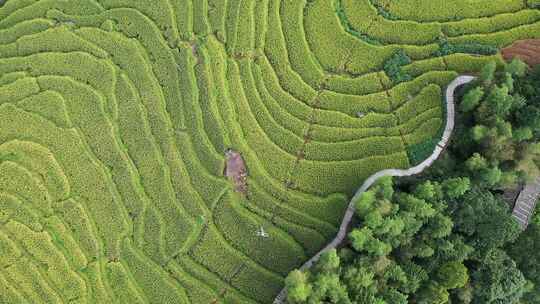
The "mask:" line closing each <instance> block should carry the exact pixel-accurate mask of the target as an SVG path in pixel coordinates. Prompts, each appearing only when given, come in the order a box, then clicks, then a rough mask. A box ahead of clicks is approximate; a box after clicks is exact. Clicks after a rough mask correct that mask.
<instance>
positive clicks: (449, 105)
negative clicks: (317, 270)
mask: <svg viewBox="0 0 540 304" xmlns="http://www.w3.org/2000/svg"><path fill="white" fill-rule="evenodd" d="M474 79H475V77H473V76H467V75H465V76H459V77H457V78H456V79H454V81H452V82H451V83H450V84H449V85H448V87H447V89H446V113H447V115H446V126H445V128H444V133H443V136H442V138H441V140H440V141H439V142H438V143H437V146H436V147H435V150H434V151H433V153H432V154H431V155H430V156H429V157H428V158H426V159H425V160H424V161H423V162H421V163H420V164H418V165H417V166H414V167H412V168H409V169H406V170H402V169H386V170H382V171H379V172H377V173H375V174H373V175H371V176H370V177H368V178H367V179H366V180H365V181H364V183H363V184H362V186H361V187H360V188H359V189H358V190H357V191H356V193H355V194H354V196H353V197H352V199H351V200H350V202H349V206H348V207H347V211H346V212H345V215H344V216H343V221H342V222H341V225H340V227H339V231H338V234H337V235H336V237H335V238H334V239H333V240H332V241H331V242H330V243H328V245H326V246H325V247H324V248H323V249H322V250H320V251H319V252H318V253H317V254H315V255H314V256H313V257H312V258H311V259H309V260H308V261H307V262H305V263H304V264H303V265H302V266H301V267H300V268H299V269H300V270H301V271H305V270H306V269H309V268H310V267H311V266H312V265H313V264H314V263H315V262H317V260H318V259H319V258H320V256H321V254H322V253H324V252H326V251H328V250H330V249H333V248H336V247H337V246H338V245H339V244H340V243H341V242H343V240H344V239H345V237H346V236H347V227H348V226H349V224H350V222H351V220H352V217H353V215H354V202H355V201H356V200H357V199H358V198H359V197H360V195H362V193H364V192H365V191H366V190H367V189H369V187H371V186H372V185H373V184H374V183H375V182H376V181H377V180H378V179H379V178H381V177H385V176H410V175H415V174H419V173H421V172H422V171H424V170H425V169H426V168H428V167H430V166H431V165H432V164H433V162H435V160H437V158H438V157H439V156H440V155H441V153H442V151H443V149H444V147H445V146H446V145H447V144H448V141H449V140H450V136H451V135H452V131H453V130H454V124H455V121H454V118H455V103H454V99H455V98H454V92H455V90H456V88H458V87H459V86H461V85H464V84H466V83H469V82H471V81H473V80H474ZM286 298H287V290H286V289H285V288H283V289H282V290H281V292H280V293H279V294H278V295H277V297H276V298H275V299H274V304H282V303H284V301H285V299H286Z"/></svg>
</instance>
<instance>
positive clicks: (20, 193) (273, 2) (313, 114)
mask: <svg viewBox="0 0 540 304" xmlns="http://www.w3.org/2000/svg"><path fill="white" fill-rule="evenodd" d="M467 3H469V2H467ZM534 4H536V1H533V0H529V1H522V0H516V1H515V0H498V1H489V2H486V1H482V2H471V3H470V4H467V5H466V6H465V7H464V6H463V1H457V0H454V1H449V0H444V1H443V0H437V1H419V0H403V1H386V0H332V1H330V0H313V1H306V0H296V1H287V0H258V1H253V0H228V1H223V0H174V1H173V0H155V1H142V0H130V1H125V0H91V1H89V0H71V1H65V0H41V1H39V0H8V1H6V3H5V4H4V5H3V6H2V7H1V8H0V205H1V207H0V248H1V251H0V252H1V253H0V266H2V269H3V271H2V272H1V273H0V302H3V303H18V302H20V301H21V300H22V299H27V300H29V301H33V302H47V303H56V302H61V301H64V302H69V301H78V302H88V303H114V302H118V303H147V302H150V303H196V304H198V303H270V302H271V301H272V300H273V298H274V297H275V296H276V294H277V293H278V292H279V290H280V289H281V288H282V287H283V284H284V277H285V276H286V275H287V273H288V272H289V271H290V270H292V269H294V268H295V267H298V266H299V265H301V264H302V263H303V262H305V261H306V260H307V259H309V257H310V256H312V255H313V254H314V253H315V252H317V251H318V250H319V249H320V248H322V247H323V246H324V245H325V244H326V243H327V242H328V241H329V240H331V239H332V238H333V237H334V235H335V234H336V232H337V229H338V226H339V224H340V222H341V217H342V215H343V214H344V212H345V208H346V207H347V203H348V198H349V196H350V195H351V194H352V193H353V192H354V191H355V188H356V187H358V185H361V184H362V182H363V180H364V179H365V178H366V177H368V176H370V175H372V174H373V173H374V172H377V171H380V170H383V169H387V168H398V169H403V168H409V167H411V166H413V165H415V164H417V163H419V162H421V161H422V160H423V159H424V158H425V157H426V156H427V155H429V154H430V153H431V152H432V150H433V148H434V147H435V144H436V143H437V142H438V141H439V139H440V136H441V132H442V127H443V126H444V120H445V113H444V107H443V106H442V105H443V97H444V96H443V92H444V89H445V87H446V85H447V84H448V83H449V82H450V81H451V80H452V79H454V78H455V77H456V76H457V75H458V74H461V73H464V72H467V73H469V72H475V71H477V70H479V69H480V68H481V67H482V66H483V65H484V64H485V63H486V62H488V61H491V60H496V61H498V62H502V57H501V55H500V52H499V49H500V48H502V47H505V46H508V45H511V44H512V43H513V42H514V41H516V40H520V39H533V38H540V10H538V9H534V8H533V7H534ZM358 113H362V115H360V116H359V115H358ZM228 148H231V149H233V150H234V151H236V152H238V153H240V154H241V156H242V158H243V160H244V161H245V164H246V166H247V167H248V168H249V175H248V176H247V181H246V183H247V185H249V187H248V188H247V192H248V195H247V196H246V197H243V196H242V195H239V194H238V193H235V191H234V187H235V185H234V184H233V183H230V182H229V181H228V180H227V177H225V176H224V175H223V172H224V170H225V164H226V155H225V154H224V153H223V152H224V151H225V150H226V149H228ZM248 200H249V201H248ZM261 227H264V232H265V235H266V234H267V235H268V237H261V236H260V235H259V234H260V233H258V231H259V229H261Z"/></svg>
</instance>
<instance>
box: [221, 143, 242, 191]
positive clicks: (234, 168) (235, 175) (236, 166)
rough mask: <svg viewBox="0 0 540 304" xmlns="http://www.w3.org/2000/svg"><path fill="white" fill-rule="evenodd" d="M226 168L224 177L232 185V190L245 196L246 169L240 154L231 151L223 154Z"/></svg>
mask: <svg viewBox="0 0 540 304" xmlns="http://www.w3.org/2000/svg"><path fill="white" fill-rule="evenodd" d="M225 157H226V166H225V172H224V175H225V176H226V177H228V178H229V179H230V180H231V181H232V182H233V183H234V190H235V191H237V192H240V193H243V194H244V195H246V194H247V168H246V163H245V162H244V159H243V158H242V155H240V153H238V152H236V151H233V150H231V149H229V150H227V151H226V152H225Z"/></svg>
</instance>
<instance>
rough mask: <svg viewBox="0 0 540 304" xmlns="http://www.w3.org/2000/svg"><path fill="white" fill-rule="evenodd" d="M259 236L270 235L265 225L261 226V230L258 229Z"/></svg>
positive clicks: (265, 236)
mask: <svg viewBox="0 0 540 304" xmlns="http://www.w3.org/2000/svg"><path fill="white" fill-rule="evenodd" d="M257 236H260V237H263V238H267V237H268V236H269V235H268V233H267V232H266V231H264V228H263V226H261V228H260V229H259V230H257Z"/></svg>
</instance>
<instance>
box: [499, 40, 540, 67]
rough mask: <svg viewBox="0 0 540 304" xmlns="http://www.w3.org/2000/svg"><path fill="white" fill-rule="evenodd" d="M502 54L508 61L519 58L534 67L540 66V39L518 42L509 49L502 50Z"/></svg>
mask: <svg viewBox="0 0 540 304" xmlns="http://www.w3.org/2000/svg"><path fill="white" fill-rule="evenodd" d="M501 53H502V56H503V58H504V59H505V60H507V61H510V60H512V59H514V58H516V57H517V58H519V59H521V60H523V61H525V62H526V63H527V64H528V65H529V66H531V67H532V66H534V65H537V64H540V39H526V40H519V41H516V42H514V43H513V44H512V45H510V46H509V47H506V48H504V49H502V50H501Z"/></svg>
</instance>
